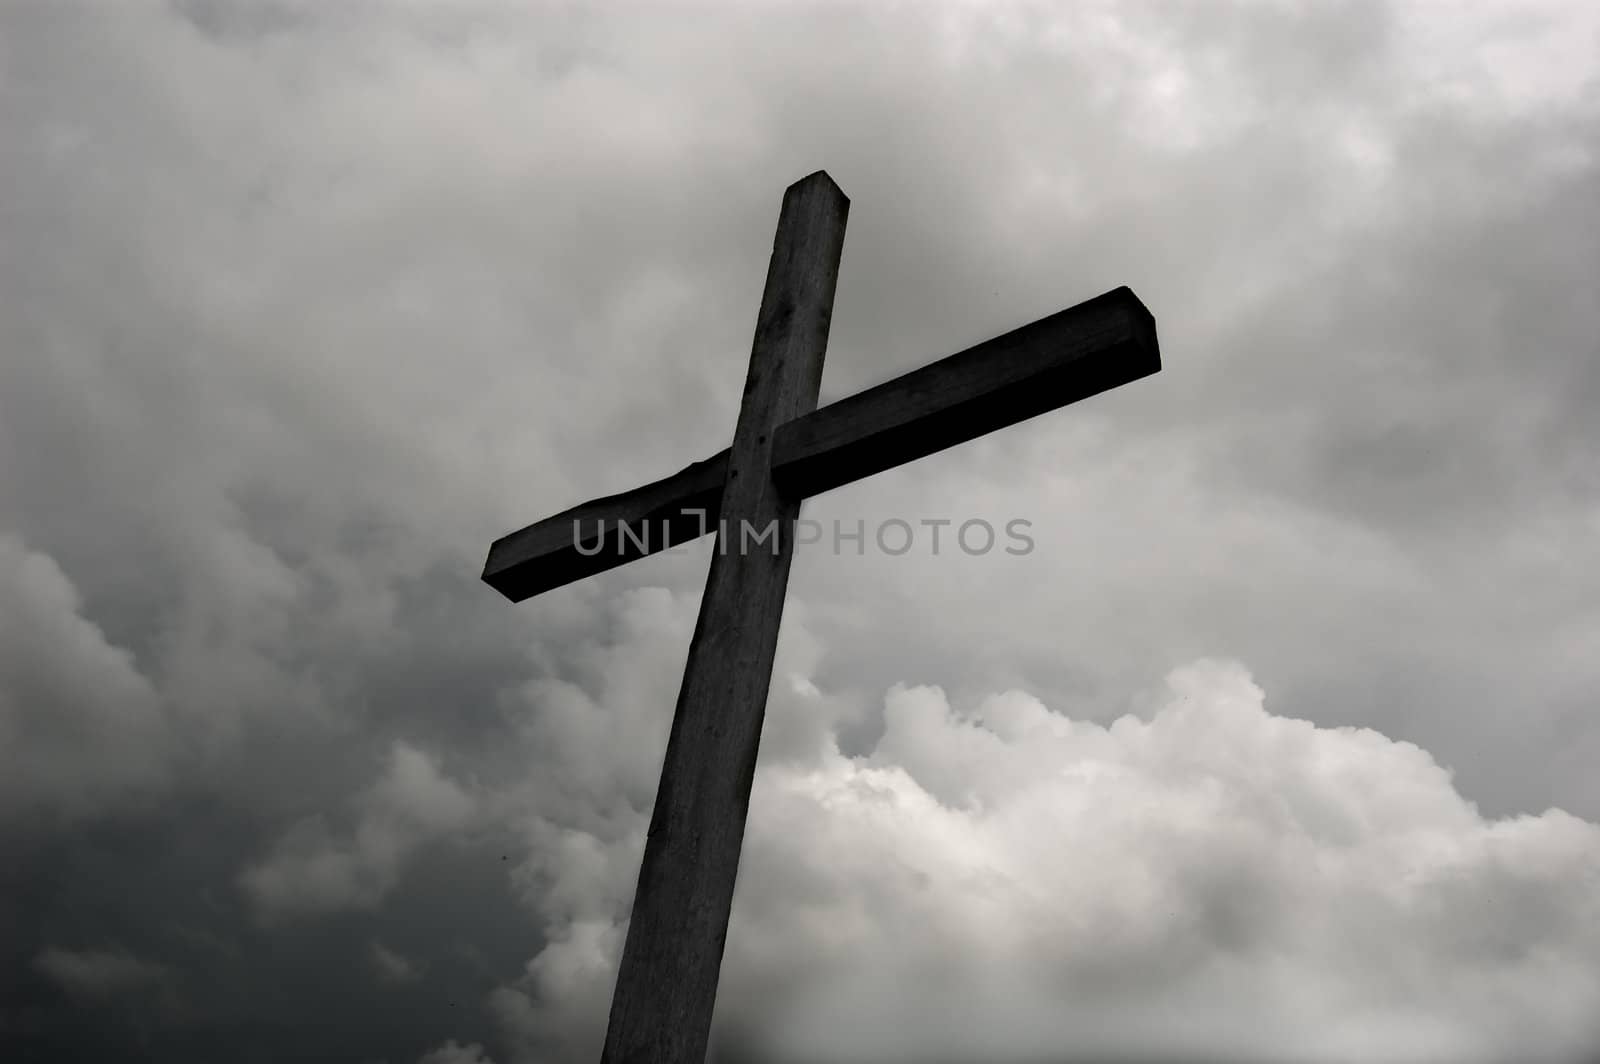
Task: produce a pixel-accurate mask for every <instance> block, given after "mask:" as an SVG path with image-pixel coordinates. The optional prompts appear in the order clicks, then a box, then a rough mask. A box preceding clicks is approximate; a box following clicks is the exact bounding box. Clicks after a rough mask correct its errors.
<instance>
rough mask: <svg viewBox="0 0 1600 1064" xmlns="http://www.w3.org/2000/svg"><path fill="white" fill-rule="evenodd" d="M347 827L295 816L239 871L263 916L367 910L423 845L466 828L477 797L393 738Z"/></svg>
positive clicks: (252, 899)
mask: <svg viewBox="0 0 1600 1064" xmlns="http://www.w3.org/2000/svg"><path fill="white" fill-rule="evenodd" d="M356 804H357V807H358V809H357V818H356V823H355V825H354V827H353V829H352V830H351V831H350V832H348V833H347V834H344V835H341V834H339V833H337V832H335V831H333V830H331V829H330V828H329V826H328V823H327V820H326V819H325V818H324V817H323V816H322V815H320V814H317V815H313V816H310V817H307V818H305V819H304V820H301V821H300V822H299V823H297V824H296V825H295V826H294V827H292V828H291V829H290V830H289V831H288V832H287V833H286V834H285V835H284V836H283V837H282V838H281V839H280V840H279V842H278V844H277V846H276V847H275V848H274V849H273V852H272V853H271V854H270V855H269V856H268V857H267V858H266V859H265V860H263V861H261V862H259V863H256V864H253V865H251V866H250V867H249V868H247V869H245V871H244V872H243V874H242V875H241V876H240V885H241V886H242V887H243V888H244V890H245V892H246V894H248V895H249V897H250V900H251V901H252V902H253V903H254V904H255V905H256V907H257V910H258V912H259V913H261V914H262V915H264V916H278V915H290V914H311V913H319V912H334V911H338V910H341V909H352V908H354V909H361V908H371V907H373V906H375V905H377V904H378V903H379V902H380V901H382V900H383V897H384V896H385V895H386V894H387V893H388V892H389V891H390V890H391V889H392V888H393V887H394V885H395V883H396V882H397V881H398V880H399V876H400V872H401V869H402V867H403V865H404V863H405V862H406V861H407V860H408V859H409V858H410V857H411V855H412V854H413V853H414V852H415V851H416V850H417V849H418V848H420V847H421V846H423V845H425V844H427V843H428V842H431V841H433V840H435V839H438V838H440V837H442V836H444V835H445V834H447V833H449V832H451V831H455V830H458V829H461V828H464V827H466V826H467V825H468V824H469V823H471V821H472V819H473V817H474V815H475V814H476V811H477V802H476V799H475V798H474V797H473V796H472V795H471V794H469V793H467V791H465V790H464V789H462V787H461V786H459V785H458V784H456V783H455V782H454V781H452V780H451V779H449V778H448V777H446V776H445V775H443V774H442V773H441V772H440V771H439V768H438V767H437V766H436V765H435V764H434V762H433V760H432V759H431V758H430V757H429V756H428V755H427V754H426V753H424V752H422V751H421V750H418V749H416V748H415V747H412V746H409V745H407V744H406V743H403V742H399V743H396V744H395V745H394V747H393V748H392V749H391V751H390V755H389V765H388V770H387V771H386V772H385V773H384V775H383V776H382V778H380V779H379V780H378V782H377V783H376V784H374V785H373V786H372V787H371V789H369V790H368V791H367V793H366V794H365V795H363V796H362V797H361V798H360V799H359V800H358V801H357V803H356Z"/></svg>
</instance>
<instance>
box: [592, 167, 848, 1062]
mask: <svg viewBox="0 0 1600 1064" xmlns="http://www.w3.org/2000/svg"><path fill="white" fill-rule="evenodd" d="M849 207H850V201H849V200H848V199H847V198H846V197H845V195H844V193H843V192H841V191H840V190H839V187H838V186H837V185H835V184H834V183H833V181H832V179H831V178H829V177H828V175H827V174H826V173H824V172H822V171H820V170H819V171H817V172H816V173H814V174H812V175H811V176H809V177H806V178H802V179H801V180H799V181H797V182H795V183H794V184H793V185H791V186H789V188H788V189H787V190H786V191H785V192H784V196H783V209H782V211H781V213H780V214H779V217H778V232H777V236H776V237H775V238H774V240H773V245H772V261H771V263H770V265H769V266H768V267H767V283H766V289H765V291H764V292H763V294H762V297H761V311H760V314H759V315H758V316H757V318H756V332H755V341H754V344H753V346H752V349H751V352H750V370H749V375H748V377H747V378H746V380H745V386H744V399H743V403H742V405H741V406H740V409H739V420H738V425H737V427H736V428H735V430H734V435H733V446H732V447H731V448H730V450H729V458H728V473H727V480H726V481H725V482H724V485H723V493H722V519H723V525H722V528H721V529H720V530H719V531H718V534H717V543H716V550H715V552H714V553H713V555H712V560H711V574H710V576H709V577H708V578H707V581H706V590H705V597H704V598H703V599H702V600H701V603H700V616H699V619H698V620H697V621H696V622H695V630H694V640H693V642H691V643H690V644H689V660H688V664H687V665H686V667H685V669H684V674H683V686H682V688H681V689H680V690H679V692H678V705H677V709H676V711H675V713H674V715H673V718H672V734H671V737H670V738H669V739H668V740H667V754H666V759H665V762H664V763H663V765H662V769H661V783H660V786H659V787H658V789H657V791H656V802H655V809H654V812H653V813H652V814H651V817H650V832H649V835H648V836H647V837H646V840H645V848H644V860H643V862H642V863H641V865H640V867H639V885H638V888H637V890H636V891H635V895H634V901H633V917H632V921H631V922H630V923H629V925H628V935H627V939H626V941H625V943H624V945H623V949H622V963H621V965H620V968H619V970H618V973H617V983H616V990H615V992H614V994H613V995H612V999H611V1016H610V1021H609V1023H608V1025H607V1029H606V1043H605V1051H604V1053H603V1055H602V1056H601V1058H600V1059H601V1062H602V1064H701V1062H702V1061H703V1060H704V1059H705V1053H706V1044H707V1040H708V1038H709V1036H710V1032H711V1013H712V1007H713V1005H714V1004H715V1002H716V993H717V977H718V974H719V971H720V969H721V966H722V947H723V943H724V942H725V941H726V939H727V934H728V912H729V909H730V907H731V906H732V903H733V887H734V880H735V878H736V877H737V875H738V869H739V851H740V848H741V845H742V844H743V841H744V823H745V814H746V811H747V809H748V808H749V804H750V785H751V782H752V779H753V777H754V775H755V767H756V750H757V746H758V744H759V743H760V740H761V722H762V719H763V717H764V716H765V714H766V706H767V688H768V686H769V685H770V683H771V681H772V658H773V652H774V651H775V649H776V647H777V643H778V625H779V622H780V621H781V620H782V617H783V598H784V588H785V586H786V585H787V583H788V580H789V563H790V561H791V558H792V551H793V549H794V545H793V543H792V542H791V531H792V529H793V527H794V521H795V519H796V518H798V517H799V514H800V499H799V497H798V496H795V497H789V496H785V495H783V494H781V493H780V492H779V491H778V490H777V487H776V486H775V484H774V482H773V478H772V442H773V438H774V436H775V430H776V429H777V427H778V426H779V425H781V424H783V423H784V422H786V421H791V420H793V419H794V418H796V417H798V416H799V415H801V414H805V413H809V412H810V411H812V410H814V409H815V408H816V405H817V394H818V390H819V388H820V386H821V383H822V361H823V356H824V354H825V352H826V349H827V345H828V325H829V322H830V320H831V318H832V315H833V293H834V286H835V283H836V282H837V280H838V276H839V256H840V253H841V251H842V250H843V247H844V229H845V217H846V215H847V214H848V212H849ZM745 528H749V529H750V530H751V531H752V532H753V533H754V534H755V535H761V534H764V533H766V532H767V531H768V530H769V529H774V530H775V538H769V539H765V540H761V541H759V542H757V541H756V540H755V535H752V536H750V537H748V538H747V537H745V536H744V535H743V530H744V529H745Z"/></svg>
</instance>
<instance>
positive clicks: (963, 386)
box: [483, 288, 1161, 602]
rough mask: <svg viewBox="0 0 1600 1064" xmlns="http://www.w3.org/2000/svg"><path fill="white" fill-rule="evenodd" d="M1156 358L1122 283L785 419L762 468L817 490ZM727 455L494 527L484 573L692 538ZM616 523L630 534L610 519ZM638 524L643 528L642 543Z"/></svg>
mask: <svg viewBox="0 0 1600 1064" xmlns="http://www.w3.org/2000/svg"><path fill="white" fill-rule="evenodd" d="M1160 368H1161V353H1160V349H1159V346H1158V344H1157V341H1156V328H1155V319H1154V318H1153V317H1152V316H1151V314H1150V311H1149V310H1147V309H1146V308H1145V305H1144V304H1143V303H1141V302H1140V301H1139V297H1138V296H1136V295H1134V294H1133V292H1132V291H1130V290H1129V289H1127V288H1117V289H1114V290H1112V291H1110V292H1107V293H1105V294H1104V295H1100V296H1096V297H1095V298H1094V299H1091V300H1088V301H1087V302H1084V303H1079V304H1078V305H1076V306H1073V307H1070V308H1068V309H1066V310H1063V311H1060V312H1058V313H1055V314H1052V315H1050V316H1049V317H1047V318H1041V319H1040V320H1038V321H1035V322H1032V323H1030V324H1028V325H1024V326H1022V327H1021V328H1019V329H1014V330H1012V331H1011V332H1008V333H1006V334H1004V335H1003V336H997V337H995V338H993V339H991V340H986V341H984V342H983V343H981V344H978V345H976V346H974V347H969V348H967V349H966V350H965V351H962V352H960V353H958V354H954V355H951V356H949V357H948V358H943V359H940V360H939V361H937V362H934V363H932V364H930V365H927V366H924V367H922V368H921V369H918V370H914V371H912V372H911V373H907V374H905V375H904V376H901V377H897V378H895V379H894V380H891V381H888V382H886V383H884V384H880V385H878V386H877V387H875V388H869V389H867V390H866V391H864V392H860V393H858V394H856V395H852V396H850V397H849V398H847V399H841V400H840V401H838V402H836V403H833V404H831V405H829V406H826V407H824V408H822V409H821V410H816V411H814V412H809V413H804V414H802V415H798V416H796V417H794V418H791V419H789V420H787V421H785V422H784V423H782V424H781V425H779V426H778V427H777V429H776V434H775V440H774V445H773V447H772V449H771V463H772V471H773V473H772V475H773V477H774V478H775V480H776V481H777V483H778V484H779V486H780V487H782V489H783V490H784V492H785V493H786V494H789V495H795V496H800V497H805V496H810V495H816V494H819V493H821V492H824V491H830V490H832V489H833V488H837V487H841V486H843V485H845V484H848V483H850V482H852V481H855V480H860V479H861V478H863V477H868V476H871V475H872V474H874V473H879V472H882V471H883V470H885V469H889V468H891V467H893V466H896V465H901V464H904V463H906V462H910V461H913V460H915V459H917V458H921V457H923V456H924V455H929V454H933V453H934V452H936V451H941V450H944V449H945V448H947V447H952V446H954V445H956V444H958V443H963V442H965V441H967V440H971V439H974V438H975V437H978V436H981V435H984V434H985V433H988V432H993V431H995V430H996V429H999V428H1003V427H1005V426H1007V425H1012V424H1015V423H1017V422H1019V421H1025V420H1027V419H1028V418H1031V417H1035V416H1037V415H1039V414H1042V413H1045V412H1046V411H1049V410H1054V409H1056V408H1057V407H1061V406H1065V405H1067V404H1069V403H1074V402H1077V401H1078V400H1080V399H1085V398H1088V397H1089V396H1091V395H1096V394H1098V393H1100V392H1103V391H1107V390H1108V389H1111V388H1115V387H1118V386H1119V385H1123V384H1127V383H1129V382H1130V381H1135V380H1138V379H1139V378H1141V377H1144V376H1147V375H1149V374H1151V373H1155V372H1156V371H1158V370H1159V369H1160ZM729 454H730V452H729V451H722V452H720V453H718V454H716V455H713V456H712V457H710V458H708V459H706V460H705V461H703V462H697V463H695V464H694V465H691V466H688V467H687V468H685V469H683V470H681V471H680V472H678V473H674V474H673V475H672V476H670V477H665V478H663V479H661V480H658V481H655V482H653V483H651V484H646V485H644V486H643V487H640V488H635V489H633V490H632V491H625V492H621V493H619V494H617V495H609V496H607V497H605V498H603V499H595V500H593V501H592V502H587V503H584V504H583V505H582V506H576V507H573V508H572V509H570V510H566V511H564V512H562V513H560V514H557V515H556V516H554V517H550V518H547V519H545V520H543V521H540V522H538V523H536V524H533V525H529V526H528V527H526V528H523V529H521V530H519V531H517V532H513V533H511V534H510V535H508V536H504V537H502V538H501V539H498V540H496V541H495V543H494V544H493V546H491V547H490V548H489V557H488V560H487V562H486V563H485V565H484V572H483V579H484V581H485V582H486V583H488V584H489V585H490V586H491V587H493V588H495V589H496V590H497V591H499V592H500V593H501V594H503V595H505V596H506V597H507V598H509V599H511V600H512V601H513V602H518V601H521V600H522V599H525V598H528V597H529V596H531V595H536V594H538V593H540V592H541V591H547V590H549V589H551V588H554V587H560V586H561V585H563V584H567V583H570V582H571V581H574V580H579V579H582V578H583V577H585V576H590V575H592V574H594V573H599V572H603V571H605V570H607V569H610V568H613V567H615V566H618V565H621V564H623V563H624V562H628V561H632V560H633V559H635V558H639V557H642V556H643V555H645V554H647V553H654V552H655V551H658V550H665V549H666V548H668V547H672V546H676V545H678V544H679V543H684V542H688V541H689V540H692V539H695V538H696V537H698V536H700V535H702V534H703V533H704V532H705V531H707V530H709V529H711V528H715V527H716V524H717V521H718V518H719V517H720V516H721V513H722V498H721V495H722V487H723V481H724V480H725V479H726V477H727V468H728V467H727V462H728V456H729ZM748 457H749V456H746V458H747V460H748ZM697 511H704V517H703V519H702V516H701V515H700V513H698V512H697ZM575 522H576V531H575V524H574V523H575ZM622 523H626V524H627V526H628V527H629V528H630V529H632V530H633V536H632V537H631V538H629V537H623V536H622V535H620V533H619V532H618V531H617V528H618V526H619V525H620V524H622ZM602 529H604V530H605V532H604V539H603V542H602V532H601V530H602ZM640 529H643V530H644V531H645V532H647V533H648V535H649V542H648V544H646V545H644V547H645V549H641V544H640V542H639V539H640V535H641V533H640ZM591 551H593V552H594V553H589V552H591Z"/></svg>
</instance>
